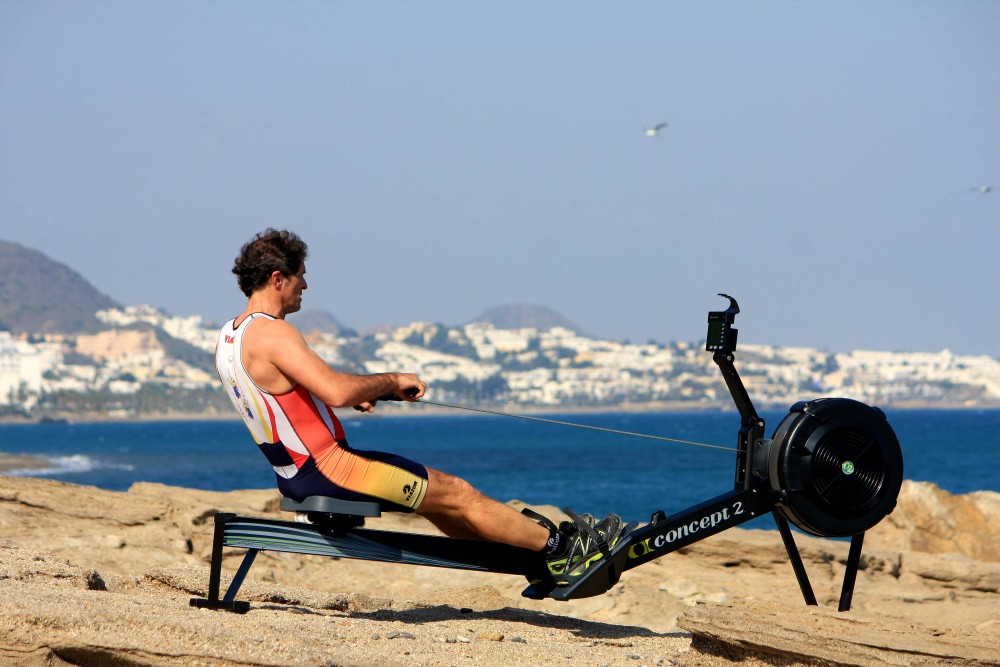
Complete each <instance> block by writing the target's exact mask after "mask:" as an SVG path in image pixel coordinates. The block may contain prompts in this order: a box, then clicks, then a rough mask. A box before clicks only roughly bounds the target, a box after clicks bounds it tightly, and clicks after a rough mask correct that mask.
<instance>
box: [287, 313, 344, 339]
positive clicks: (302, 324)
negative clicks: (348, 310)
mask: <svg viewBox="0 0 1000 667" xmlns="http://www.w3.org/2000/svg"><path fill="white" fill-rule="evenodd" d="M288 321H289V322H291V323H292V324H294V325H295V326H296V328H298V330H299V331H302V332H304V333H312V332H313V331H317V330H318V331H321V332H323V333H328V334H333V335H335V336H336V335H340V334H349V333H351V329H350V327H345V326H344V325H343V324H341V323H340V320H338V319H337V318H336V317H334V316H333V315H331V314H330V313H328V312H326V311H324V310H302V311H299V312H297V313H293V314H292V315H289V316H288Z"/></svg>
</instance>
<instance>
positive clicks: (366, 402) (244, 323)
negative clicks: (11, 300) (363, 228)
mask: <svg viewBox="0 0 1000 667" xmlns="http://www.w3.org/2000/svg"><path fill="white" fill-rule="evenodd" d="M307 254H308V249H307V247H306V244H305V243H304V242H303V241H302V240H301V239H300V238H299V237H298V236H296V235H295V234H294V233H292V232H288V231H277V230H274V229H267V230H266V231H264V232H261V233H260V234H257V235H256V236H255V237H254V238H253V239H251V240H250V241H249V242H248V243H246V244H245V245H243V247H242V248H241V249H240V255H239V257H237V258H236V263H235V266H234V267H233V273H235V274H236V276H237V278H238V282H239V286H240V289H241V290H242V291H243V293H244V294H245V295H246V296H247V298H248V300H247V305H246V308H245V309H244V311H243V313H242V314H240V315H239V316H238V317H236V318H234V319H233V320H230V321H229V322H227V323H226V324H225V325H224V326H223V327H222V330H221V331H220V333H219V341H218V344H217V346H216V351H215V361H216V369H217V371H218V373H219V378H220V380H222V383H223V385H224V386H225V387H226V390H227V393H228V394H229V397H230V399H232V401H233V405H234V406H235V407H236V409H237V411H238V412H239V413H240V415H241V416H242V418H243V421H244V423H245V424H246V425H247V427H248V428H249V430H250V433H251V434H252V435H253V437H254V439H255V440H256V442H257V445H258V447H260V449H261V451H262V452H263V453H264V456H266V457H267V459H268V461H269V462H270V463H271V466H272V467H273V468H274V472H275V474H276V477H277V483H278V489H279V490H280V491H281V493H282V494H283V495H285V496H288V497H290V498H292V499H294V500H302V499H303V498H304V497H306V496H311V495H324V496H332V497H335V498H342V499H346V500H369V501H370V500H375V501H377V502H378V503H380V504H381V505H382V507H383V508H385V509H387V510H396V511H402V512H416V513H417V514H419V515H421V516H423V517H425V518H426V519H428V520H429V521H430V522H431V523H433V524H434V525H435V526H437V527H438V529H440V530H441V531H442V532H443V533H444V534H446V535H448V536H451V537H462V538H469V539H481V540H490V541H494V542H502V543H505V544H509V545H512V546H516V547H521V548H524V549H530V550H532V551H537V552H539V555H540V557H542V558H545V559H546V562H547V564H548V568H549V571H550V572H551V573H552V575H553V578H554V580H555V581H556V584H557V585H566V584H568V583H569V582H570V581H571V578H572V577H573V576H578V575H580V574H582V573H583V572H585V571H586V569H587V568H588V567H589V566H590V565H591V564H593V563H594V562H596V561H598V560H600V558H602V554H601V549H600V547H599V546H598V545H597V544H595V541H594V540H593V539H592V538H593V537H594V535H593V532H594V531H596V532H597V533H599V534H600V538H602V539H603V540H604V541H605V542H606V544H607V548H611V547H613V546H614V545H615V544H616V543H617V542H618V540H619V539H620V538H621V536H622V535H623V534H625V533H626V532H628V531H629V530H631V529H632V528H633V527H634V524H629V525H628V526H623V525H622V521H621V519H619V518H618V517H617V516H615V515H611V516H609V517H607V518H606V519H604V520H603V521H601V522H600V523H597V524H596V525H594V523H595V522H594V520H593V517H590V516H589V515H584V517H585V519H584V520H585V522H586V523H587V527H589V528H590V529H591V530H587V527H584V528H583V529H579V528H578V527H577V526H575V525H574V524H572V523H570V522H563V524H562V525H561V526H559V527H556V526H555V525H553V524H552V522H551V521H549V520H547V519H545V518H544V517H540V516H538V515H535V516H536V517H537V519H538V521H536V520H533V519H532V518H529V517H528V516H526V515H525V514H521V513H519V512H517V511H516V510H514V509H513V508H511V507H509V506H508V505H505V504H503V503H501V502H498V501H496V500H493V499H492V498H489V497H487V496H485V495H483V494H482V493H480V492H479V491H477V490H476V489H475V488H473V487H472V486H471V485H470V484H469V483H468V482H466V481H465V480H462V479H459V478H458V477H454V476H452V475H448V474H446V473H443V472H440V471H438V470H434V469H431V468H426V467H424V466H423V465H421V464H419V463H417V462H416V461H412V460H410V459H407V458H404V457H402V456H399V455H396V454H388V453H383V452H371V451H361V450H355V449H353V448H351V447H350V446H349V445H348V443H347V438H346V436H345V434H344V429H343V426H342V425H341V423H340V421H339V420H338V419H337V417H336V415H335V414H334V412H333V408H348V407H354V408H355V409H357V410H361V411H363V412H373V411H374V410H375V404H376V402H377V401H378V400H379V399H380V398H383V397H394V398H397V399H400V400H406V401H417V400H419V399H420V398H421V397H422V396H423V395H424V392H425V390H426V388H427V387H426V385H425V384H424V383H423V382H422V381H421V380H420V378H418V377H417V376H416V375H413V374H411V373H377V374H374V375H354V374H349V373H341V372H338V371H335V370H333V369H332V368H330V367H329V366H328V365H327V364H326V362H324V361H323V360H322V359H321V358H320V357H319V355H318V354H316V352H314V351H313V350H312V349H311V348H310V347H309V346H308V345H307V344H306V342H305V339H304V338H303V337H302V334H301V333H299V331H298V330H297V329H296V328H295V327H294V326H292V325H291V324H289V323H288V322H287V321H285V316H286V315H288V314H290V313H294V312H296V311H298V310H299V308H300V307H301V304H302V292H303V291H304V290H305V289H306V287H307V284H306V278H305V273H306V267H305V260H306V257H307Z"/></svg>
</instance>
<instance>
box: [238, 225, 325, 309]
mask: <svg viewBox="0 0 1000 667" xmlns="http://www.w3.org/2000/svg"><path fill="white" fill-rule="evenodd" d="M308 255H309V248H308V247H307V246H306V244H305V242H304V241H303V240H302V239H300V238H299V237H298V235H296V234H295V233H294V232H289V231H287V230H281V231H278V230H276V229H271V228H268V229H265V230H264V231H262V232H261V233H259V234H257V235H256V236H254V237H253V238H252V239H250V240H249V241H248V242H246V243H244V244H243V247H242V248H240V255H239V257H237V258H236V263H235V264H234V265H233V273H235V274H236V278H237V280H238V281H239V285H240V290H242V291H243V293H244V294H246V295H247V296H248V297H249V296H250V295H251V294H253V293H254V292H256V291H257V290H258V289H260V288H261V287H264V286H265V285H267V284H268V282H269V281H270V279H271V276H272V275H274V272H275V271H278V272H279V273H281V275H283V276H285V277H286V278H290V277H292V276H295V275H297V274H298V273H299V271H300V270H301V269H302V267H303V265H304V264H305V261H306V257H307V256H308Z"/></svg>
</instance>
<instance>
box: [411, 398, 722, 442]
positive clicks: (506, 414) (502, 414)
mask: <svg viewBox="0 0 1000 667" xmlns="http://www.w3.org/2000/svg"><path fill="white" fill-rule="evenodd" d="M416 402H417V403H426V404H427V405H437V406H439V407H442V408H453V409H455V410H468V411H470V412H481V413H483V414H487V415H496V416H498V417H514V418H515V419H526V420H529V421H535V422H544V423H546V424H558V425H559V426H573V427H574V428H584V429H588V430H590V431H601V432H604V433H616V434H618V435H628V436H632V437H634V438H648V439H650V440H664V441H666V442H674V443H677V444H681V445H694V446H695V447H708V448H710V449H722V450H725V451H728V452H735V451H739V450H737V449H736V448H735V447H723V446H722V445H710V444H707V443H704V442H692V441H691V440H678V439H677V438H667V437H664V436H662V435H648V434H646V433H633V432H631V431H620V430H618V429H614V428H604V427H601V426H588V425H587V424H574V423H573V422H564V421H559V420H557V419H545V418H542V417H529V416H527V415H515V414H511V413H509V412H497V411H496V410H486V409H484V408H470V407H468V406H465V405H449V404H448V403H437V402H435V401H428V400H427V399H425V398H422V399H420V400H419V401H416Z"/></svg>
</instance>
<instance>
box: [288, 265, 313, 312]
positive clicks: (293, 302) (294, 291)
mask: <svg viewBox="0 0 1000 667" xmlns="http://www.w3.org/2000/svg"><path fill="white" fill-rule="evenodd" d="M307 287H309V285H307V284H306V265H305V264H303V265H302V268H300V269H299V272H298V273H296V274H295V275H292V276H288V277H287V278H286V279H285V280H284V282H282V287H281V301H282V305H283V306H284V309H285V312H286V313H295V312H298V311H299V309H301V308H302V290H304V289H306V288H307Z"/></svg>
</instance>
